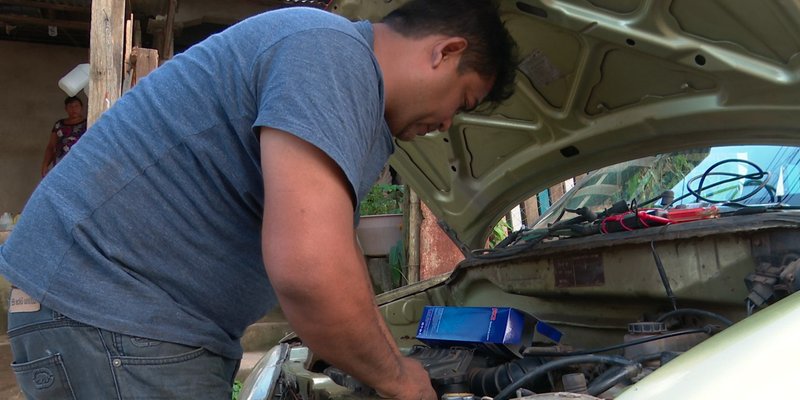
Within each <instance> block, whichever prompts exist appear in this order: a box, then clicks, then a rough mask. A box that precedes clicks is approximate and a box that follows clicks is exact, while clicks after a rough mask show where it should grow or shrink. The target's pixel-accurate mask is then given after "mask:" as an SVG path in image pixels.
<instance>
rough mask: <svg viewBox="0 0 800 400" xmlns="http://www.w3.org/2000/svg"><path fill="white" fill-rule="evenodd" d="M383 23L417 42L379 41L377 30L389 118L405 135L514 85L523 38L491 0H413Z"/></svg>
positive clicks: (447, 120) (443, 122) (441, 125)
mask: <svg viewBox="0 0 800 400" xmlns="http://www.w3.org/2000/svg"><path fill="white" fill-rule="evenodd" d="M381 24H382V25H384V26H386V27H388V28H389V30H391V31H392V33H393V34H394V35H395V36H397V37H399V38H401V39H402V40H400V42H402V41H405V42H408V43H411V44H412V45H413V46H411V47H404V43H398V41H397V40H395V41H394V42H392V43H391V44H389V45H388V46H387V44H386V43H383V46H380V45H379V44H378V39H377V38H378V36H379V35H378V33H379V31H380V29H377V30H376V53H377V55H378V60H379V62H380V63H381V69H382V70H383V71H384V78H385V80H386V82H387V89H386V90H387V105H386V106H387V107H386V119H387V121H388V122H389V127H390V128H391V129H392V133H393V134H394V135H395V136H397V137H398V138H400V139H403V140H410V139H412V138H414V137H415V136H417V135H423V134H425V133H427V132H430V131H433V130H437V129H438V130H447V129H449V127H450V124H451V123H452V117H453V116H454V115H455V114H456V113H457V112H459V111H466V110H471V109H473V108H475V107H476V106H477V105H478V104H479V103H481V102H484V101H488V102H490V103H495V104H496V103H499V102H501V101H503V100H505V99H507V98H509V97H510V96H511V94H512V93H513V84H514V77H515V69H516V64H517V60H516V45H515V44H514V41H513V39H512V38H511V35H510V34H509V33H508V31H507V30H506V29H505V27H504V26H503V23H502V21H501V20H500V17H499V14H498V10H497V7H496V6H495V4H494V3H493V2H492V1H491V0H411V1H409V2H408V3H406V4H404V5H402V6H401V7H400V8H398V9H396V10H395V11H393V12H391V13H390V14H389V15H387V16H386V17H384V19H383V20H382V21H381ZM381 36H383V37H385V36H387V35H381ZM414 46H416V47H414ZM381 47H383V48H384V49H383V51H381V50H382V49H381ZM387 47H388V52H387V51H386V48H387ZM408 49H410V51H404V50H408ZM417 51H421V52H422V53H421V54H418V53H417ZM382 56H383V57H382ZM381 58H383V60H382V59H381ZM387 59H388V60H387ZM401 65H402V67H400V66H401Z"/></svg>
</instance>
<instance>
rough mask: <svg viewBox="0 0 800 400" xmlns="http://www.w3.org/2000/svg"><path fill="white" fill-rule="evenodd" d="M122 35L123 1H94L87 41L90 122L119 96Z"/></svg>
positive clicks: (122, 47) (123, 33) (123, 25)
mask: <svg viewBox="0 0 800 400" xmlns="http://www.w3.org/2000/svg"><path fill="white" fill-rule="evenodd" d="M124 36H125V2H124V1H117V0H93V1H92V28H91V33H90V40H89V47H90V51H89V53H90V54H89V63H90V64H91V69H90V74H89V95H88V97H89V111H88V118H87V119H88V124H89V125H91V124H93V123H94V122H95V121H96V120H97V118H98V117H100V114H102V113H103V112H104V111H105V110H107V109H108V108H109V107H111V105H112V104H114V102H115V101H117V99H118V98H119V96H120V89H121V86H122V57H123V55H122V52H123V50H124V44H123V43H124Z"/></svg>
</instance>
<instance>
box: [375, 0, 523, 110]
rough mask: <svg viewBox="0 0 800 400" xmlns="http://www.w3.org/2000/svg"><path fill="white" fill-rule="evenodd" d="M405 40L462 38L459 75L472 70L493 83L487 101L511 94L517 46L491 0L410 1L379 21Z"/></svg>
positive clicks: (505, 97)
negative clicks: (429, 37) (434, 37)
mask: <svg viewBox="0 0 800 400" xmlns="http://www.w3.org/2000/svg"><path fill="white" fill-rule="evenodd" d="M381 22H383V23H386V24H387V25H388V26H389V27H390V28H392V30H394V31H395V32H398V33H399V34H401V35H403V36H405V37H411V38H419V37H425V36H429V35H435V34H441V35H447V36H458V37H463V38H465V39H466V40H467V49H466V50H465V51H464V54H463V55H462V56H461V61H460V63H459V65H458V68H459V72H461V73H464V72H467V71H475V72H477V73H478V75H481V76H482V77H494V78H495V82H494V85H493V86H492V89H491V90H490V91H489V94H488V96H486V100H487V101H489V102H491V103H499V102H501V101H503V100H506V99H508V98H509V97H511V95H512V94H513V93H514V78H515V76H516V68H517V54H516V53H517V46H516V44H515V43H514V39H512V38H511V34H509V33H508V30H506V28H505V26H504V24H503V22H502V21H501V19H500V14H499V12H498V7H497V5H495V3H494V2H493V1H492V0H411V1H409V2H408V3H405V4H403V5H402V6H400V8H398V9H396V10H394V11H392V12H391V13H389V15H387V16H386V17H384V18H383V20H382V21H381Z"/></svg>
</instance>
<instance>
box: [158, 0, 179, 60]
mask: <svg viewBox="0 0 800 400" xmlns="http://www.w3.org/2000/svg"><path fill="white" fill-rule="evenodd" d="M177 8H178V0H169V10H168V11H167V23H166V25H165V26H164V45H163V47H162V48H163V49H164V53H163V54H161V59H162V60H163V61H166V60H169V59H170V58H172V53H173V52H174V48H175V47H174V44H175V35H174V32H175V26H174V25H175V11H176V10H177Z"/></svg>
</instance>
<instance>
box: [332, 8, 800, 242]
mask: <svg viewBox="0 0 800 400" xmlns="http://www.w3.org/2000/svg"><path fill="white" fill-rule="evenodd" d="M402 3H403V1H398V0H333V2H332V3H331V4H330V5H329V7H328V9H329V10H331V11H332V12H335V13H339V14H342V15H345V16H347V17H349V18H352V19H369V20H372V21H377V20H379V19H380V18H381V17H382V16H383V15H385V14H386V13H388V12H389V11H391V10H392V9H394V8H396V7H397V6H399V5H400V4H402ZM498 4H499V7H500V10H501V13H502V17H503V18H504V20H505V23H506V26H507V28H508V29H509V31H510V32H511V34H512V35H513V36H514V38H515V39H516V41H517V45H518V47H519V56H520V60H521V62H520V64H519V67H518V69H517V71H518V73H517V79H516V92H515V94H514V96H513V97H512V98H511V99H509V100H508V101H506V102H505V103H503V104H501V105H500V106H499V107H496V108H495V109H493V110H483V111H480V110H478V111H476V112H473V113H469V114H460V115H458V116H457V117H456V118H455V120H454V123H453V125H452V127H451V129H450V130H449V131H447V132H432V133H430V134H428V135H426V136H425V137H421V138H418V139H415V140H414V141H413V142H398V143H397V151H396V153H395V154H394V156H393V158H392V160H391V164H392V165H393V167H394V168H395V169H396V170H397V171H398V172H399V173H400V175H401V176H402V177H403V178H404V179H405V181H406V182H407V183H408V184H409V185H410V186H411V187H412V188H413V189H414V190H415V191H417V193H418V194H419V196H420V198H421V199H422V200H423V201H424V202H425V203H426V204H427V205H428V206H429V207H430V208H431V210H432V211H433V213H434V214H436V216H437V217H438V218H439V219H440V220H442V221H444V222H445V223H446V224H447V225H449V226H450V227H451V228H452V230H453V233H454V234H455V235H456V236H457V238H458V239H459V240H460V241H461V242H463V243H464V244H466V245H467V246H469V247H472V248H477V247H483V244H484V243H485V237H486V236H487V235H488V233H489V230H490V228H491V226H493V225H494V223H495V222H496V221H497V220H498V218H500V217H501V216H502V215H504V214H505V213H506V212H507V211H508V210H509V209H510V208H511V207H513V206H514V205H516V204H519V203H521V202H522V201H524V200H525V199H527V198H529V197H530V196H532V195H534V194H535V193H537V192H539V191H541V190H542V189H544V188H546V187H548V186H550V185H553V184H555V183H557V182H559V181H562V180H564V179H567V178H570V177H573V176H576V175H579V174H582V173H585V172H588V171H590V170H592V169H595V168H598V167H601V166H605V165H610V164H612V163H616V162H621V161H624V160H629V159H633V158H636V157H642V156H645V155H650V154H654V153H657V152H664V151H672V150H677V149H681V148H688V147H696V146H709V145H719V144H743V143H745V144H747V143H783V144H787V143H800V82H799V81H800V24H799V23H798V21H800V3H798V2H796V1H789V0H775V1H752V0H727V1H697V0H671V1H668V0H665V1H654V0H583V1H581V0H569V1H557V0H555V1H529V0H526V1H511V0H508V1H506V0H502V1H499V3H498Z"/></svg>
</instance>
